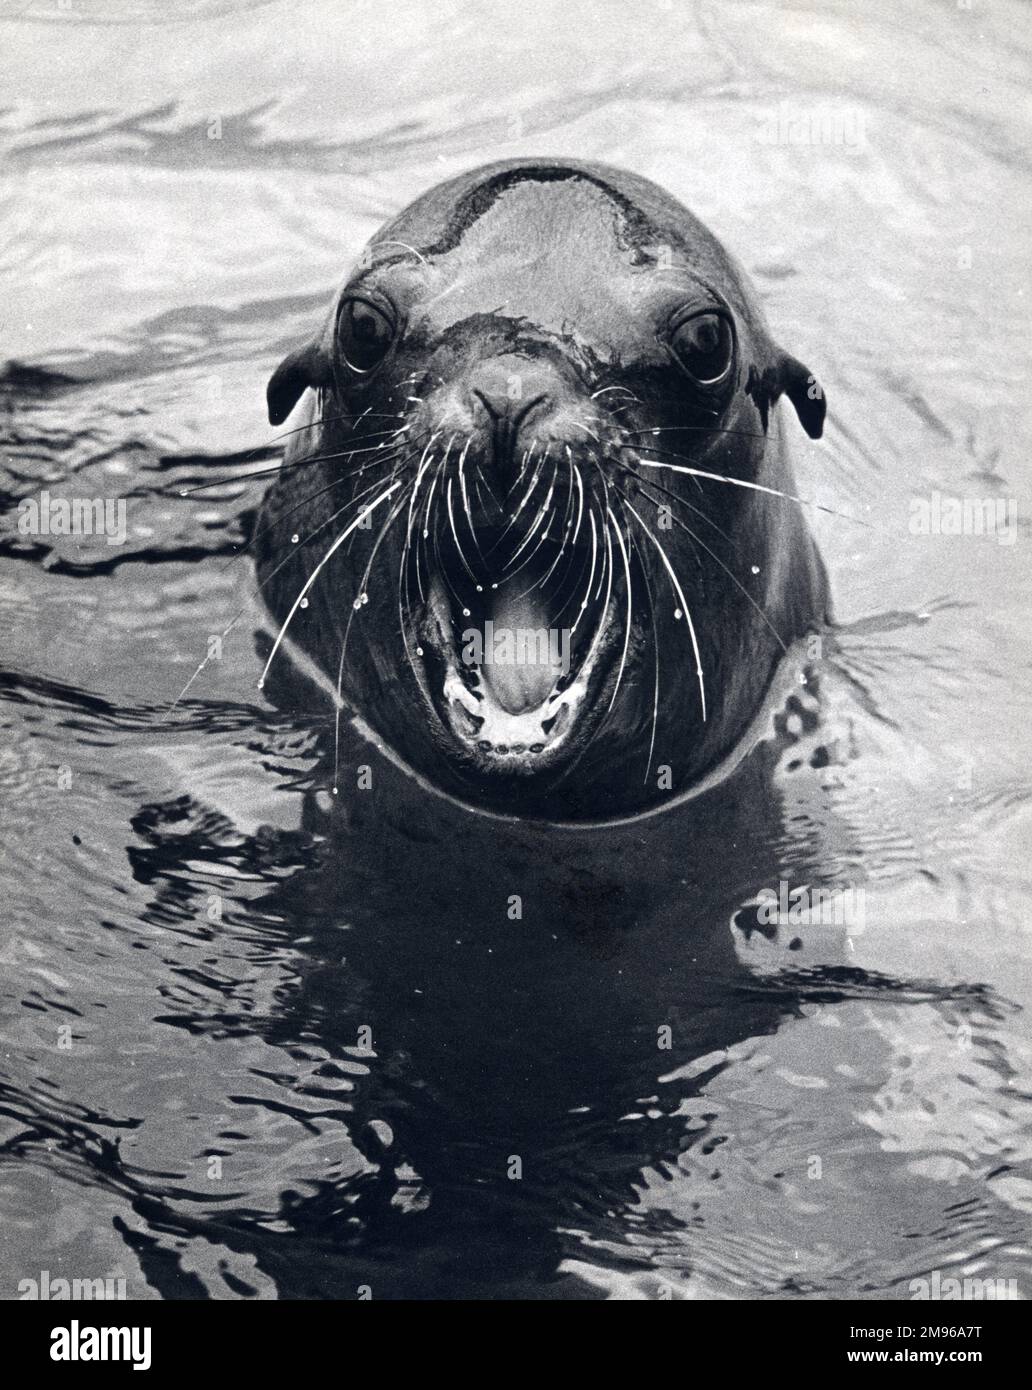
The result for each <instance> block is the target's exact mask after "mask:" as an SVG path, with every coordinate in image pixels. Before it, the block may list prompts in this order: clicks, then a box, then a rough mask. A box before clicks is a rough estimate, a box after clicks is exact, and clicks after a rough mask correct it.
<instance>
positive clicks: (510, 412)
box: [473, 387, 546, 433]
mask: <svg viewBox="0 0 1032 1390" xmlns="http://www.w3.org/2000/svg"><path fill="white" fill-rule="evenodd" d="M473 394H474V396H476V398H477V399H478V400H479V401H480V403H481V404H482V405H483V407H484V409H485V410H486V411H487V413H488V415H489V416H490V417H491V422H492V424H496V423H497V422H498V421H500V420H504V421H505V422H506V423H507V424H508V426H509V428H510V429H511V430H512V431H513V433H515V432H516V430H517V429H519V427H520V425H521V424H522V423H523V421H524V419H526V417H527V416H528V415H529V414H530V412H531V411H532V410H533V409H534V407H535V406H538V405H540V404H541V402H542V401H543V400H545V398H546V397H545V393H544V392H542V393H541V394H540V395H537V396H533V397H532V398H531V399H530V400H529V401H519V400H517V401H514V400H512V399H510V397H509V396H499V397H495V398H494V399H492V397H491V396H488V395H485V393H484V392H483V391H481V390H479V389H478V388H477V387H474V389H473Z"/></svg>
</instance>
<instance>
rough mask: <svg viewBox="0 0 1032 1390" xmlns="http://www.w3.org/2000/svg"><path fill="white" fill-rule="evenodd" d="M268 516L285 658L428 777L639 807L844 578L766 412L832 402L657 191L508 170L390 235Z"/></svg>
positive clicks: (598, 171) (813, 420)
mask: <svg viewBox="0 0 1032 1390" xmlns="http://www.w3.org/2000/svg"><path fill="white" fill-rule="evenodd" d="M306 391H307V392H310V393H311V394H310V395H309V396H308V397H307V402H306V407H305V414H304V416H303V417H302V419H301V422H300V425H299V427H298V428H297V429H296V430H294V431H293V432H292V433H291V435H290V443H289V445H288V448H287V451H286V455H285V459H284V463H283V467H282V470H281V471H280V473H279V475H278V476H277V478H276V480H275V482H274V484H273V486H272V487H271V488H270V490H269V492H268V494H267V496H266V498H265V500H264V503H263V506H262V509H261V512H260V514H259V518H258V528H257V532H256V537H255V542H256V544H255V553H256V564H257V570H258V576H259V580H260V582H261V586H262V592H263V594H264V597H265V601H266V603H267V605H268V609H269V612H270V615H271V618H272V620H273V623H274V627H273V634H274V640H273V642H272V646H271V648H270V649H269V653H268V662H267V665H266V670H268V667H269V665H270V664H271V662H272V661H273V660H274V659H276V657H277V653H281V652H282V650H283V648H284V646H286V647H287V648H288V649H289V650H290V651H292V652H294V653H295V654H301V655H302V656H303V659H304V661H305V662H306V663H307V665H308V666H309V667H310V668H312V669H315V670H317V671H318V672H320V673H321V675H322V677H323V678H324V683H325V684H326V685H327V687H328V688H335V689H336V690H337V692H338V693H339V695H340V698H341V700H342V701H343V705H344V706H345V707H346V708H347V709H349V710H351V711H353V712H354V713H355V714H356V715H357V716H358V717H359V718H360V720H361V721H364V724H365V726H367V727H368V728H369V729H371V730H372V731H373V732H374V734H375V735H376V737H377V738H378V739H379V740H381V741H382V742H383V744H385V745H386V747H387V749H388V750H389V751H390V753H391V755H392V756H393V757H395V758H396V759H397V760H399V761H400V762H401V763H402V764H404V765H405V766H406V767H408V768H409V769H411V770H413V771H414V772H415V773H416V774H417V775H418V776H419V778H420V779H421V780H422V781H423V782H424V783H425V784H429V785H430V786H431V787H433V788H435V789H437V790H439V791H441V792H442V793H444V794H446V795H448V796H451V797H453V798H456V799H458V800H460V801H461V802H463V803H464V804H466V805H468V806H471V807H474V808H479V809H482V810H486V811H489V812H493V813H501V814H512V815H517V816H524V817H534V818H540V819H543V820H547V821H564V822H579V821H589V822H594V821H606V820H614V819H621V818H626V817H627V816H631V815H634V814H636V813H639V812H642V811H646V810H650V809H653V808H655V807H656V806H657V805H659V804H661V803H663V802H665V801H670V800H674V799H677V798H679V797H683V796H684V795H685V794H686V793H687V792H690V791H691V789H692V788H693V787H695V786H698V785H699V784H700V782H701V781H702V780H703V779H704V778H705V777H706V776H707V774H709V773H712V770H713V769H714V768H715V767H717V766H719V765H720V764H721V763H722V762H723V761H724V760H726V759H727V758H728V757H729V756H730V755H732V754H733V752H734V750H735V748H736V746H737V745H738V744H739V742H740V740H742V738H743V734H744V733H745V731H746V730H747V729H748V728H749V726H750V724H751V723H752V721H753V720H754V719H755V717H756V715H757V711H758V710H759V708H760V706H761V704H762V702H763V700H764V696H765V694H766V692H767V691H768V688H769V687H770V685H771V681H772V677H773V675H774V672H775V671H776V669H777V668H778V663H779V658H780V657H781V656H782V654H783V652H784V651H786V650H787V648H788V646H789V644H791V643H792V642H793V641H794V640H795V639H798V638H800V637H801V636H802V635H803V634H805V633H806V632H808V631H811V630H814V629H816V628H818V627H819V626H820V624H821V623H822V622H823V621H824V620H825V617H826V612H827V607H828V588H827V579H826V574H825V570H824V566H823V564H822V561H821V559H820V556H819V554H818V551H817V548H816V545H815V543H814V541H813V539H812V537H811V535H810V533H809V530H808V528H807V525H806V523H805V520H804V517H803V513H802V508H801V506H800V505H798V504H797V501H796V499H795V492H796V489H795V484H794V481H793V477H792V470H791V467H790V463H789V458H788V451H787V447H786V441H785V437H784V433H783V430H782V424H781V419H780V414H781V412H779V411H777V410H775V408H774V407H775V403H776V402H777V400H778V399H779V397H781V396H786V397H787V398H788V400H789V401H790V402H791V403H792V405H793V406H794V407H795V411H796V414H797V415H798V417H799V420H800V421H801V423H802V426H803V428H804V429H805V430H806V432H807V434H809V435H810V436H811V438H817V437H819V436H820V434H821V430H822V426H823V421H824V415H825V401H824V396H823V392H822V391H821V388H820V386H819V385H818V384H817V382H816V380H815V378H814V377H813V375H812V374H811V373H810V372H809V370H808V369H807V368H806V367H805V366H803V365H802V364H801V363H800V362H798V361H797V360H796V359H795V358H794V357H791V356H790V355H789V354H788V353H786V352H783V351H782V350H781V349H780V348H778V347H777V346H776V345H775V343H774V342H773V340H772V338H771V336H770V333H769V331H768V329H767V326H766V324H765V321H764V318H763V315H762V313H761V311H760V308H759V305H758V303H757V299H756V296H755V293H754V291H753V290H752V289H751V287H750V285H749V282H748V280H747V278H746V276H745V273H744V272H743V271H742V270H741V269H740V267H739V266H738V265H737V263H736V262H735V261H734V260H733V259H732V258H731V257H730V256H729V255H728V254H727V252H726V251H725V250H724V249H723V248H722V247H721V246H720V244H719V243H718V242H717V241H716V239H715V238H714V237H713V236H712V235H711V234H710V233H709V232H708V231H707V230H706V228H705V227H704V226H702V224H701V223H700V222H699V221H698V220H697V219H696V218H695V217H693V216H692V215H691V214H690V213H689V212H688V211H687V210H686V209H685V208H684V207H682V206H681V204H679V203H678V202H677V201H676V200H675V199H674V198H672V197H671V196H670V195H669V194H668V193H666V192H665V191H664V190H663V189H662V188H660V187H658V186H657V185H656V184H653V183H651V182H649V181H648V180H646V179H643V178H640V177H638V176H636V175H634V174H630V173H626V172H624V171H621V170H618V169H615V168H610V167H608V166H605V165H601V164H594V163H577V162H573V161H569V162H567V161H558V160H534V159H519V160H506V161H504V162H501V163H496V164H490V165H487V166H485V167H482V168H479V169H475V170H473V171H471V172H469V173H466V174H463V175H461V176H460V177H458V178H454V179H451V180H449V181H448V182H446V183H443V184H441V185H439V186H437V187H435V188H433V189H431V190H430V191H429V192H427V193H425V194H423V195H422V196H421V197H419V198H417V199H416V201H415V202H413V203H412V204H411V205H410V206H409V207H408V208H406V209H405V210H404V211H403V212H401V213H400V214H399V215H398V216H397V217H395V218H394V219H393V220H392V221H390V222H388V223H387V225H386V226H384V227H383V228H382V229H381V231H379V232H378V233H377V234H376V235H375V236H374V237H373V239H372V241H371V242H370V243H369V245H368V247H367V248H366V251H365V252H364V253H363V255H362V257H361V258H360V260H359V263H358V265H357V267H356V268H355V270H354V271H353V272H352V273H351V275H350V276H349V277H348V278H347V280H346V281H345V283H344V284H343V286H342V287H341V288H340V289H339V290H338V292H337V293H336V294H335V295H334V296H333V300H332V304H331V306H330V311H329V314H328V315H327V317H326V320H325V323H324V325H323V327H322V330H321V331H320V332H319V333H318V334H317V335H316V336H315V338H314V339H313V340H312V341H311V342H310V343H308V344H307V345H306V346H304V347H302V348H300V349H299V350H297V351H294V352H291V353H290V354H289V355H288V356H287V357H286V358H285V359H284V360H283V362H282V363H281V364H280V365H279V367H278V368H277V369H276V371H275V372H274V374H273V376H272V378H271V380H270V382H269V385H268V392H267V395H268V407H269V418H270V421H271V423H272V424H274V425H279V424H281V423H283V421H285V420H286V419H287V417H288V415H289V414H290V413H291V411H292V410H293V409H294V407H295V406H296V405H297V403H298V401H299V400H300V399H301V397H302V396H303V395H304V394H305V392H306Z"/></svg>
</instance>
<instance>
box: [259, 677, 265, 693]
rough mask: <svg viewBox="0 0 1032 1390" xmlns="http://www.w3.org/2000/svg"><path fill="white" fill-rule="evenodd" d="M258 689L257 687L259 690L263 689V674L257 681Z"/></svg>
mask: <svg viewBox="0 0 1032 1390" xmlns="http://www.w3.org/2000/svg"><path fill="white" fill-rule="evenodd" d="M258 689H259V690H264V689H265V677H264V676H263V677H262V679H261V680H260V681H259V682H258Z"/></svg>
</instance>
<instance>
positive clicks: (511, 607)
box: [409, 516, 629, 776]
mask: <svg viewBox="0 0 1032 1390" xmlns="http://www.w3.org/2000/svg"><path fill="white" fill-rule="evenodd" d="M460 535H461V539H460ZM613 551H614V547H613V545H612V543H611V542H607V540H606V537H605V534H604V533H603V532H601V529H600V527H599V526H598V524H597V523H594V522H593V523H592V524H591V525H588V524H587V523H585V524H584V525H582V526H581V527H580V528H579V531H578V532H577V534H576V535H575V536H572V535H571V527H570V525H569V523H568V522H567V523H566V524H565V529H564V526H563V524H562V518H560V517H558V516H557V517H556V518H551V519H549V520H548V521H547V522H545V523H543V524H542V526H541V527H540V528H539V531H538V532H537V533H536V534H535V533H534V532H533V531H530V532H525V533H524V534H520V533H518V532H517V531H516V528H514V527H512V526H508V527H506V526H502V525H493V526H492V525H484V526H480V527H477V528H476V529H475V530H474V529H473V527H472V526H470V527H469V528H467V530H466V532H465V534H462V533H461V532H456V531H454V530H451V529H449V531H448V532H447V533H446V534H436V535H435V536H434V537H433V539H432V541H431V540H426V541H425V543H424V548H423V550H422V552H421V553H418V554H416V555H415V556H414V557H413V561H412V563H413V565H414V566H416V567H418V572H417V574H416V581H417V585H418V588H419V590H420V602H419V603H417V604H415V605H414V606H413V610H412V624H411V636H410V638H409V641H410V644H411V646H410V655H411V656H412V657H413V659H414V663H415V664H416V668H417V675H418V676H419V678H420V684H421V685H422V687H423V690H424V695H425V696H426V698H428V700H429V701H430V703H431V704H432V706H433V708H434V710H435V712H436V714H437V716H438V718H439V720H440V722H441V724H442V725H443V727H444V729H445V730H446V732H447V734H448V735H450V737H451V739H452V740H453V741H454V742H455V743H456V744H457V745H458V746H459V748H460V749H461V751H462V753H463V754H464V756H465V759H466V760H467V761H469V762H472V763H473V764H474V765H476V766H477V768H478V770H480V771H495V772H497V773H500V774H503V775H509V776H512V775H516V776H532V775H535V774H537V773H540V772H543V771H546V770H549V769H551V768H553V767H555V766H556V765H558V764H560V763H561V762H562V761H565V760H566V759H567V757H569V756H572V755H573V753H574V752H575V751H579V749H580V748H581V747H582V746H583V745H584V744H585V743H586V742H587V741H588V740H589V739H590V738H591V737H592V735H593V734H594V733H595V732H596V731H597V729H598V728H599V726H600V725H601V723H602V722H603V720H604V718H605V715H606V713H607V708H608V704H609V701H610V692H611V690H612V689H613V687H614V686H615V684H616V681H617V679H618V673H619V669H621V668H622V666H623V664H625V662H626V659H627V655H628V646H629V643H628V641H627V640H625V639H626V638H627V618H626V613H625V611H624V610H625V607H626V580H625V578H624V576H623V574H622V573H621V572H620V570H619V568H618V566H619V563H620V562H619V556H618V555H616V556H614V553H613ZM614 561H615V563H614Z"/></svg>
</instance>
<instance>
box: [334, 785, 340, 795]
mask: <svg viewBox="0 0 1032 1390" xmlns="http://www.w3.org/2000/svg"><path fill="white" fill-rule="evenodd" d="M333 795H334V796H339V795H340V787H334V789H333Z"/></svg>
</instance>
